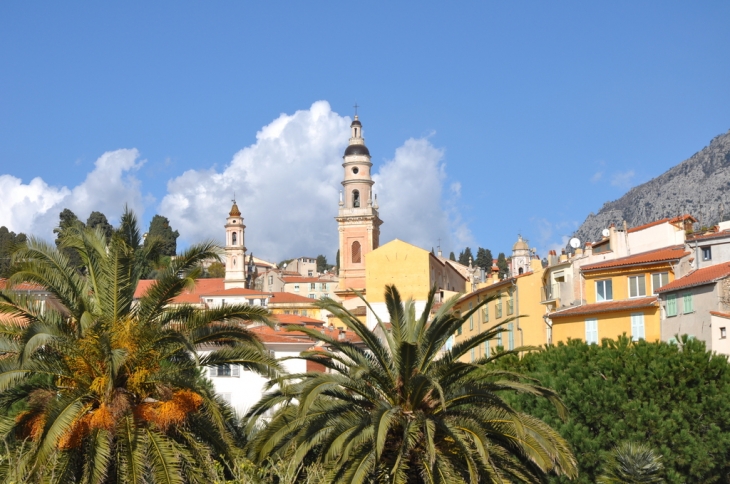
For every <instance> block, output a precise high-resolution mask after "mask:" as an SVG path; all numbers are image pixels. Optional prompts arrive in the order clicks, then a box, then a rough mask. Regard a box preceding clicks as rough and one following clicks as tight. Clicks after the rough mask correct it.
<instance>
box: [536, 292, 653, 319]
mask: <svg viewBox="0 0 730 484" xmlns="http://www.w3.org/2000/svg"><path fill="white" fill-rule="evenodd" d="M656 300H657V298H656V297H654V296H652V297H642V298H637V299H625V300H623V301H607V302H600V303H594V304H584V305H582V306H576V307H573V308H570V309H564V310H562V311H556V312H554V313H550V314H549V317H550V319H556V318H564V317H568V316H579V315H584V314H598V313H609V312H613V311H628V310H631V309H640V308H648V307H656Z"/></svg>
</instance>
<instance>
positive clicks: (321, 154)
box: [159, 101, 471, 261]
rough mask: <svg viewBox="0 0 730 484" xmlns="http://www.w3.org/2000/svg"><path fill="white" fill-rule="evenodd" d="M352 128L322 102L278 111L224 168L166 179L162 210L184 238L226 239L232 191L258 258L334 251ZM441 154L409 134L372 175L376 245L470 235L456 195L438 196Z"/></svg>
mask: <svg viewBox="0 0 730 484" xmlns="http://www.w3.org/2000/svg"><path fill="white" fill-rule="evenodd" d="M349 125H350V119H349V118H348V117H342V116H340V115H338V114H337V113H334V112H333V111H332V109H331V107H330V105H329V103H327V102H326V101H318V102H316V103H314V104H312V106H311V107H310V108H309V109H307V110H300V111H297V112H295V113H294V114H291V115H290V114H282V115H281V116H279V117H278V118H277V119H275V120H274V121H272V122H271V123H270V124H269V125H267V126H265V127H264V128H262V129H261V130H260V131H259V132H258V133H257V135H256V142H255V143H254V144H252V145H250V146H248V147H246V148H244V149H242V150H241V151H239V152H238V153H236V154H235V155H234V156H233V159H232V160H231V162H230V163H229V164H228V165H227V166H225V167H224V168H223V169H222V170H220V171H218V170H216V169H215V168H208V169H201V170H190V171H187V172H185V173H183V174H182V175H181V176H179V177H177V178H175V179H173V180H171V181H170V182H169V183H168V194H167V195H166V196H165V197H164V199H163V200H162V203H161V205H160V209H159V212H160V213H162V214H164V215H165V216H166V217H168V218H169V219H170V223H171V224H172V226H173V227H175V228H176V229H178V230H179V231H180V233H181V238H183V239H184V240H185V242H195V241H199V240H203V239H211V238H212V239H214V240H217V241H219V242H222V236H223V223H224V220H225V217H226V216H227V213H228V211H229V210H230V207H231V202H230V199H231V198H232V197H233V194H234V192H235V196H236V199H237V202H238V206H239V208H240V209H241V212H242V213H243V217H244V223H245V224H246V239H245V244H246V247H247V248H248V250H249V251H253V253H254V255H256V256H258V257H262V258H265V259H269V260H273V261H278V260H281V259H284V258H289V257H299V256H303V255H306V256H315V255H317V254H320V253H323V254H325V255H327V256H328V257H334V253H335V252H336V251H337V243H338V242H337V241H338V232H337V222H336V221H335V220H334V217H335V216H336V214H337V210H338V192H339V190H340V188H341V184H340V182H341V181H342V177H343V168H342V153H343V152H344V149H345V147H346V145H347V140H348V138H349V136H350V134H349ZM365 134H366V136H367V126H365ZM366 141H367V140H366ZM376 159H377V157H376ZM442 159H443V152H442V151H441V150H438V149H436V148H434V147H433V146H432V145H431V143H430V142H429V141H428V140H425V139H419V140H414V139H411V140H408V141H406V142H405V144H404V145H403V146H401V147H400V148H398V149H397V150H396V153H395V157H394V158H393V159H392V160H390V161H388V162H386V163H385V165H384V166H382V167H381V168H380V170H379V171H378V172H377V173H376V174H375V175H374V177H373V178H374V179H375V182H376V183H375V186H374V190H375V193H376V194H378V202H379V204H380V210H379V211H380V216H381V218H382V219H383V220H384V221H385V223H384V225H383V226H382V234H381V243H385V242H387V241H389V240H391V239H392V238H395V237H397V238H400V239H402V240H406V241H408V242H411V243H413V244H416V245H419V246H422V247H424V248H429V249H430V247H431V246H433V245H434V242H435V240H436V239H438V238H439V237H440V238H441V239H442V240H443V241H449V240H452V239H457V240H458V241H461V240H468V239H469V238H470V237H471V233H470V232H469V230H468V228H467V227H466V226H465V225H464V224H461V223H460V222H459V218H458V212H457V211H456V208H455V205H454V204H453V202H452V200H453V199H454V197H456V196H457V195H458V194H456V195H455V194H449V195H448V197H444V193H443V191H444V190H443V186H444V183H445V182H446V174H445V167H444V164H443V161H442ZM457 192H458V190H457Z"/></svg>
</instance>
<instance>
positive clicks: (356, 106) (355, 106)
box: [353, 103, 360, 116]
mask: <svg viewBox="0 0 730 484" xmlns="http://www.w3.org/2000/svg"><path fill="white" fill-rule="evenodd" d="M359 107H360V106H358V105H357V103H355V105H354V106H353V108H355V116H357V108H359Z"/></svg>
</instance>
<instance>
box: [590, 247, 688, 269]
mask: <svg viewBox="0 0 730 484" xmlns="http://www.w3.org/2000/svg"><path fill="white" fill-rule="evenodd" d="M685 255H689V252H686V251H685V250H684V245H674V246H672V247H663V248H661V249H656V250H649V251H647V252H642V253H640V254H634V255H630V256H627V257H620V258H618V259H612V260H607V261H603V262H595V263H593V264H587V265H584V266H583V267H582V268H581V270H582V271H595V270H599V269H608V268H612V267H624V266H634V265H645V264H653V263H656V262H667V261H672V260H678V259H681V258H682V257H684V256H685Z"/></svg>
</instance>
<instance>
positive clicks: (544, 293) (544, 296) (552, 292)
mask: <svg viewBox="0 0 730 484" xmlns="http://www.w3.org/2000/svg"><path fill="white" fill-rule="evenodd" d="M559 298H560V284H557V283H556V284H550V285H548V286H542V287H541V288H540V302H541V303H546V302H551V301H555V300H556V299H559Z"/></svg>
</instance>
